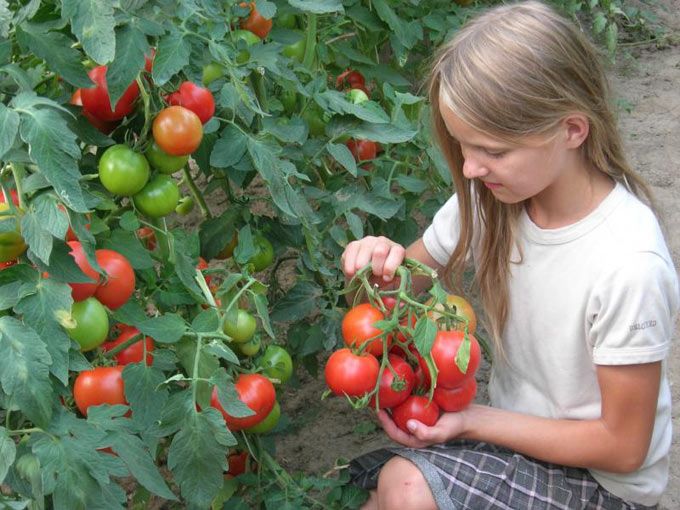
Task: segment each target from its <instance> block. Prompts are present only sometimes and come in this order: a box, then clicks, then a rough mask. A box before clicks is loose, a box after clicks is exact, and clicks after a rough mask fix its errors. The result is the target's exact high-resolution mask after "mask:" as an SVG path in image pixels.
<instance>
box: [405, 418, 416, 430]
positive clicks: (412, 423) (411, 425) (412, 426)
mask: <svg viewBox="0 0 680 510" xmlns="http://www.w3.org/2000/svg"><path fill="white" fill-rule="evenodd" d="M406 428H407V429H409V430H410V431H411V432H415V431H416V429H417V428H418V425H416V422H415V420H409V421H407V422H406Z"/></svg>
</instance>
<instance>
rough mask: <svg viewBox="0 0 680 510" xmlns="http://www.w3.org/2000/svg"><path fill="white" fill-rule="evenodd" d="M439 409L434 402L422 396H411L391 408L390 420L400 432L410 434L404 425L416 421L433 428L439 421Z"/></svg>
mask: <svg viewBox="0 0 680 510" xmlns="http://www.w3.org/2000/svg"><path fill="white" fill-rule="evenodd" d="M439 414H440V409H439V406H438V405H437V403H436V402H435V401H432V402H429V401H428V399H427V397H424V396H422V395H411V396H410V397H408V398H407V399H406V400H405V401H404V402H403V403H401V404H399V405H398V406H397V407H394V408H392V419H393V420H394V423H395V424H396V425H397V427H399V428H400V429H401V430H403V431H404V432H406V433H407V434H410V433H411V432H410V431H409V429H408V427H407V426H406V424H407V423H408V421H409V420H417V421H419V422H422V423H424V424H425V425H428V426H430V427H431V426H433V425H434V424H435V423H437V420H438V419H439Z"/></svg>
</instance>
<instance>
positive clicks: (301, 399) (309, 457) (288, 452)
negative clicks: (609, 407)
mask: <svg viewBox="0 0 680 510" xmlns="http://www.w3.org/2000/svg"><path fill="white" fill-rule="evenodd" d="M626 3H627V4H628V3H629V2H626ZM640 5H641V7H642V8H645V9H649V7H647V6H646V5H643V4H640ZM652 9H653V11H654V13H655V15H656V16H657V17H658V23H659V25H660V26H662V27H664V29H665V33H666V34H667V37H666V38H665V45H664V46H655V45H653V44H638V45H631V46H629V47H625V48H623V49H622V53H621V55H620V56H619V57H618V62H617V64H616V66H614V67H613V68H612V70H611V71H610V73H609V74H610V80H611V84H612V87H613V90H614V93H615V97H616V98H617V99H618V104H619V106H620V109H619V110H620V111H619V122H620V128H621V130H622V133H623V138H624V143H625V146H626V151H627V154H628V156H629V158H630V161H631V163H632V165H633V167H634V168H636V169H637V170H638V171H639V172H640V174H641V175H642V176H643V177H644V178H645V179H646V180H647V182H648V183H649V184H650V185H651V188H652V191H653V193H654V195H655V197H656V200H657V202H658V204H657V205H658V209H659V214H660V216H661V218H662V221H663V223H664V225H665V229H666V239H667V242H668V245H669V247H670V250H671V253H672V256H673V260H674V262H675V266H676V268H678V267H680V167H679V166H678V162H680V38H679V37H678V34H679V33H680V17H679V16H678V15H677V13H678V12H680V0H660V1H659V2H655V4H654V6H653V7H652ZM673 340H674V342H673V349H672V352H671V355H670V358H669V359H668V363H667V369H668V375H669V378H670V381H671V388H672V393H673V425H674V435H673V444H672V449H671V462H670V465H671V468H670V470H671V473H670V480H669V485H668V489H667V490H666V493H665V495H664V497H663V498H662V501H661V505H660V508H661V510H671V509H677V508H680V389H679V388H680V348H678V341H680V326H676V331H675V335H674V339H673ZM299 372H300V373H301V381H300V383H301V384H300V386H299V387H297V388H289V389H287V390H286V394H285V395H284V396H282V398H281V399H280V401H281V402H282V408H283V411H284V413H285V414H287V415H288V416H289V417H291V418H292V419H293V420H294V422H295V424H296V430H295V431H293V432H292V433H290V434H286V435H284V436H283V437H281V438H280V439H278V440H277V449H278V455H277V457H278V459H279V461H280V462H281V463H282V464H283V465H284V466H285V467H287V468H288V469H290V470H293V471H304V472H306V473H310V474H311V473H315V474H317V475H318V474H321V473H328V472H331V471H332V470H333V468H334V466H335V465H336V461H338V460H339V464H340V465H342V464H343V463H344V461H345V460H346V459H349V458H352V457H355V456H357V455H359V454H361V453H364V452H367V451H370V450H373V449H375V448H379V447H381V446H384V445H387V444H389V443H390V442H389V440H388V439H387V438H386V436H385V435H384V433H382V431H381V430H379V429H378V428H376V425H375V421H374V419H373V418H372V414H373V413H371V412H370V411H367V410H363V411H355V410H353V409H352V408H351V407H350V406H349V404H348V403H347V402H346V401H344V400H342V399H340V398H330V399H326V400H324V401H321V399H320V397H321V395H322V393H323V391H324V390H325V385H324V381H323V375H322V374H320V375H319V377H317V378H313V377H311V376H309V375H307V374H305V373H303V372H304V370H300V371H299ZM487 378H488V365H483V366H482V367H481V369H480V373H479V377H478V379H479V380H480V382H481V383H482V384H480V390H479V393H478V396H477V401H478V402H485V401H487V395H486V385H485V381H486V380H487Z"/></svg>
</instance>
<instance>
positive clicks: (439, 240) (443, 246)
mask: <svg viewBox="0 0 680 510" xmlns="http://www.w3.org/2000/svg"><path fill="white" fill-rule="evenodd" d="M458 218H459V211H458V196H457V195H455V194H454V195H453V196H452V197H451V198H449V199H448V200H447V201H446V203H445V204H444V205H443V206H442V207H441V209H439V211H437V213H436V214H435V215H434V218H433V219H432V223H431V224H430V226H429V227H427V229H426V230H425V233H424V234H423V244H424V245H425V249H426V250H427V252H428V253H429V254H430V255H432V258H433V259H435V260H436V261H437V262H438V263H439V264H441V265H442V266H445V265H446V264H447V263H448V261H449V258H450V257H451V254H452V253H453V250H454V249H455V247H456V244H457V243H458V237H459V235H460V222H459V220H458Z"/></svg>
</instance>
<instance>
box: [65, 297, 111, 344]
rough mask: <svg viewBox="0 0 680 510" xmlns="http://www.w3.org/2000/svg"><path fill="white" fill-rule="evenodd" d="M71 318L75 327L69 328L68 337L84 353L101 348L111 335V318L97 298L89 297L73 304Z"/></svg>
mask: <svg viewBox="0 0 680 510" xmlns="http://www.w3.org/2000/svg"><path fill="white" fill-rule="evenodd" d="M71 318H72V319H73V321H74V323H75V326H74V327H73V328H67V329H66V331H67V333H68V336H70V337H71V338H72V339H73V340H75V341H76V342H78V343H79V344H80V350H81V351H83V352H86V351H91V350H92V349H94V348H96V347H99V346H100V345H101V344H103V343H104V340H106V335H108V334H109V316H108V314H107V313H106V308H104V305H102V304H101V303H100V302H99V301H97V299H96V298H93V297H89V298H87V299H85V300H83V301H78V302H77V303H73V306H72V307H71Z"/></svg>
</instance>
